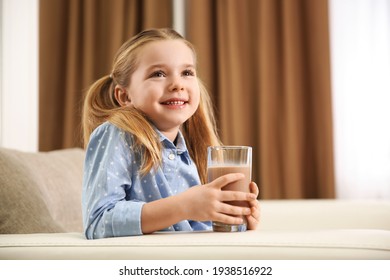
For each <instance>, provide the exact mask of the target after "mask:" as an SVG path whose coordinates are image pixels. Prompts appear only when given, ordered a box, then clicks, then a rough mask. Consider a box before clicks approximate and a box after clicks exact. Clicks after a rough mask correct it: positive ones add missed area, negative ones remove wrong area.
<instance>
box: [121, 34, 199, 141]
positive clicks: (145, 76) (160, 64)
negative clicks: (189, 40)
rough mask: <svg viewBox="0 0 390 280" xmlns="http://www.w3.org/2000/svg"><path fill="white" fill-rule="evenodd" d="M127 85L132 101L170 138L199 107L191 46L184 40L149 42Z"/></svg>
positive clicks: (172, 137) (172, 138)
mask: <svg viewBox="0 0 390 280" xmlns="http://www.w3.org/2000/svg"><path fill="white" fill-rule="evenodd" d="M138 63H139V64H138V67H137V69H136V70H135V72H134V73H133V75H132V76H131V79H130V85H129V87H128V88H127V89H126V91H127V96H128V99H129V103H128V105H130V106H134V107H136V108H137V109H139V110H141V111H142V112H144V113H145V114H146V115H147V116H148V117H149V118H150V120H151V121H152V122H153V123H154V125H155V126H156V127H157V128H158V129H159V130H160V131H161V132H162V133H163V134H164V135H165V136H166V137H168V138H169V139H170V140H172V141H173V140H174V139H175V138H176V135H177V133H178V130H179V127H180V125H181V124H183V123H184V122H185V121H186V120H188V119H189V118H190V117H191V116H192V115H193V114H194V113H195V111H196V110H197V108H198V106H199V100H200V89H199V84H198V80H197V77H196V72H195V65H194V64H195V61H194V56H193V53H192V51H191V49H190V48H189V47H188V46H187V45H186V44H185V43H184V42H183V41H180V40H163V41H156V42H152V43H148V44H147V45H145V46H144V47H143V49H142V50H140V53H139V57H138Z"/></svg>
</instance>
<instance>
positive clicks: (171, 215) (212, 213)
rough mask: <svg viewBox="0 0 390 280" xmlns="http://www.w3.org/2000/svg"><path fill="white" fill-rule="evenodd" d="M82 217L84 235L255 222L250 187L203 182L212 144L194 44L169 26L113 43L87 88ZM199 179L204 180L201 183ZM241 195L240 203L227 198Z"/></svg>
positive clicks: (222, 180) (209, 109)
mask: <svg viewBox="0 0 390 280" xmlns="http://www.w3.org/2000/svg"><path fill="white" fill-rule="evenodd" d="M83 131H84V141H85V143H88V144H87V146H86V159H85V165H84V178H83V205H82V206H83V219H84V230H85V235H86V237H87V238H88V239H93V238H103V237H114V236H128V235H141V234H146V233H152V232H154V231H158V230H166V231H194V230H209V229H210V228H211V223H210V222H209V221H211V220H213V221H219V222H221V223H228V224H240V223H242V218H239V217H237V216H240V215H245V216H246V217H247V220H248V229H254V228H256V226H257V224H258V220H259V209H258V203H257V200H256V197H257V194H258V188H257V186H256V184H255V183H253V182H252V183H251V191H252V193H243V192H234V191H222V188H223V187H224V186H226V185H227V184H229V183H232V182H234V181H237V180H239V179H241V178H242V176H243V175H242V174H228V175H225V176H222V177H220V178H218V179H216V180H214V181H213V182H211V183H207V178H206V165H207V158H206V150H207V147H208V146H213V145H220V144H221V143H220V140H219V138H218V135H217V133H216V129H215V120H214V115H213V112H212V106H211V102H210V97H209V95H208V93H207V91H206V90H205V88H204V87H203V85H202V83H201V81H200V80H199V78H198V77H197V72H196V54H195V50H194V48H193V46H192V45H191V44H190V43H189V42H188V41H186V40H185V39H184V38H183V37H182V36H181V35H179V34H178V33H177V32H175V31H174V30H171V29H152V30H146V31H143V32H141V33H140V34H138V35H136V36H135V37H133V38H131V39H130V40H129V41H127V42H126V43H124V44H123V45H122V47H121V48H120V49H119V51H118V53H117V55H116V57H115V59H114V63H113V68H112V72H111V74H110V75H107V76H105V77H103V78H101V79H100V80H98V81H96V82H95V83H94V84H93V85H92V86H91V88H90V89H89V91H88V93H87V96H86V99H85V103H84V112H83ZM202 184H203V185H202ZM234 200H245V201H249V205H250V207H238V206H233V205H230V204H228V203H225V202H228V201H234Z"/></svg>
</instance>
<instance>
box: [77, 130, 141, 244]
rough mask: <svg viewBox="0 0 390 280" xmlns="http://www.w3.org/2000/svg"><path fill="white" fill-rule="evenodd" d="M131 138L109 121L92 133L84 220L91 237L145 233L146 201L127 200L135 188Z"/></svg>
mask: <svg viewBox="0 0 390 280" xmlns="http://www.w3.org/2000/svg"><path fill="white" fill-rule="evenodd" d="M133 158H134V154H133V152H132V149H131V138H130V137H129V135H128V134H126V133H124V132H123V131H121V130H120V129H118V128H117V127H115V126H114V125H112V124H109V123H105V124H103V125H101V126H99V127H98V128H96V130H95V131H94V132H93V133H92V134H91V139H90V142H89V144H88V147H87V150H86V158H85V164H84V178H83V198H82V206H83V222H84V233H85V236H86V237H87V238H88V239H95V238H104V237H114V236H129V235H141V234H142V230H141V211H142V207H143V205H144V203H145V202H142V201H133V200H126V196H127V194H126V193H127V192H128V191H129V189H130V188H131V187H132V177H131V174H132V171H133V170H132V169H133V168H134V166H132V162H133Z"/></svg>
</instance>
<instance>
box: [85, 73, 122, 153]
mask: <svg viewBox="0 0 390 280" xmlns="http://www.w3.org/2000/svg"><path fill="white" fill-rule="evenodd" d="M113 91H114V83H113V79H112V78H111V77H110V76H109V75H107V76H105V77H103V78H101V79H99V80H97V81H96V82H95V83H94V84H93V85H92V86H91V87H90V88H89V90H88V92H87V95H86V97H85V100H84V108H83V116H82V124H83V138H84V147H86V146H87V144H88V142H89V137H90V135H91V133H92V131H93V130H94V129H95V128H96V127H98V126H99V125H100V124H102V123H103V122H105V121H106V120H107V119H108V117H109V116H110V112H111V110H112V109H114V108H117V107H119V104H118V102H117V101H116V100H115V98H114V94H113Z"/></svg>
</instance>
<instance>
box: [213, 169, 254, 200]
mask: <svg viewBox="0 0 390 280" xmlns="http://www.w3.org/2000/svg"><path fill="white" fill-rule="evenodd" d="M229 173H242V174H244V175H245V178H244V179H242V180H238V181H236V182H234V183H231V184H229V185H227V186H225V187H223V189H222V190H231V191H241V192H250V189H249V183H250V181H251V166H250V165H223V166H222V165H221V166H210V167H208V168H207V177H208V181H209V182H211V181H213V180H215V179H217V178H218V177H220V176H222V175H225V174H229ZM229 204H232V205H237V206H248V202H246V201H230V202H229Z"/></svg>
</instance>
